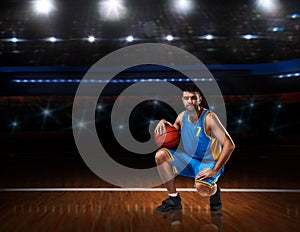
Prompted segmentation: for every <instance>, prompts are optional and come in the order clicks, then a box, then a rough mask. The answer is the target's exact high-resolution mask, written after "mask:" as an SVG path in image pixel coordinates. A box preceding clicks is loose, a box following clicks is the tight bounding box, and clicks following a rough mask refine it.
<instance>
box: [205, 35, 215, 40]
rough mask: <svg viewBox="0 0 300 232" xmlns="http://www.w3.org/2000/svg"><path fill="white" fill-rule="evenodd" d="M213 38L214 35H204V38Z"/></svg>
mask: <svg viewBox="0 0 300 232" xmlns="http://www.w3.org/2000/svg"><path fill="white" fill-rule="evenodd" d="M213 38H214V36H213V35H210V34H209V35H206V36H205V39H207V40H212V39H213Z"/></svg>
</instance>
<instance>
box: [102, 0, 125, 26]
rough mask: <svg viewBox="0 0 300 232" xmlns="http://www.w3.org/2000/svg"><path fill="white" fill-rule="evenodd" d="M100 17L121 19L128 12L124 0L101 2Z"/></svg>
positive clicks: (105, 0)
mask: <svg viewBox="0 0 300 232" xmlns="http://www.w3.org/2000/svg"><path fill="white" fill-rule="evenodd" d="M99 13H100V17H101V18H103V19H106V20H112V21H113V20H119V19H121V18H122V17H123V16H124V15H125V14H126V8H125V6H124V4H123V1H122V0H104V1H101V2H100V3H99Z"/></svg>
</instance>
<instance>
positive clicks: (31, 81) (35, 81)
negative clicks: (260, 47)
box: [12, 78, 213, 84]
mask: <svg viewBox="0 0 300 232" xmlns="http://www.w3.org/2000/svg"><path fill="white" fill-rule="evenodd" d="M189 81H203V82H205V81H209V82H210V81H213V78H194V79H189V78H186V79H183V78H165V79H159V78H156V79H113V80H97V79H90V80H80V79H14V80H12V82H14V83H18V84H44V83H47V84H48V83H55V84H61V83H80V82H82V83H87V84H90V83H93V84H95V83H96V84H97V83H99V84H102V83H115V84H119V83H135V82H189Z"/></svg>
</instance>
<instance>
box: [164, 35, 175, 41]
mask: <svg viewBox="0 0 300 232" xmlns="http://www.w3.org/2000/svg"><path fill="white" fill-rule="evenodd" d="M166 40H168V41H173V40H174V37H173V36H172V35H167V36H166Z"/></svg>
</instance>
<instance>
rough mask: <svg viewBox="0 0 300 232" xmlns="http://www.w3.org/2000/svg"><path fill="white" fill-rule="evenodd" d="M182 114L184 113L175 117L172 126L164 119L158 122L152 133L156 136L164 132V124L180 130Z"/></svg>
mask: <svg viewBox="0 0 300 232" xmlns="http://www.w3.org/2000/svg"><path fill="white" fill-rule="evenodd" d="M183 114H184V112H182V113H180V114H179V115H178V116H177V118H176V120H175V122H174V124H173V125H172V123H170V122H168V121H167V120H165V119H162V120H160V121H159V123H158V124H157V126H156V128H155V130H154V133H156V134H163V133H164V132H165V131H166V126H165V124H169V125H170V126H174V127H175V128H176V129H177V130H180V128H181V123H182V117H183Z"/></svg>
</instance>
